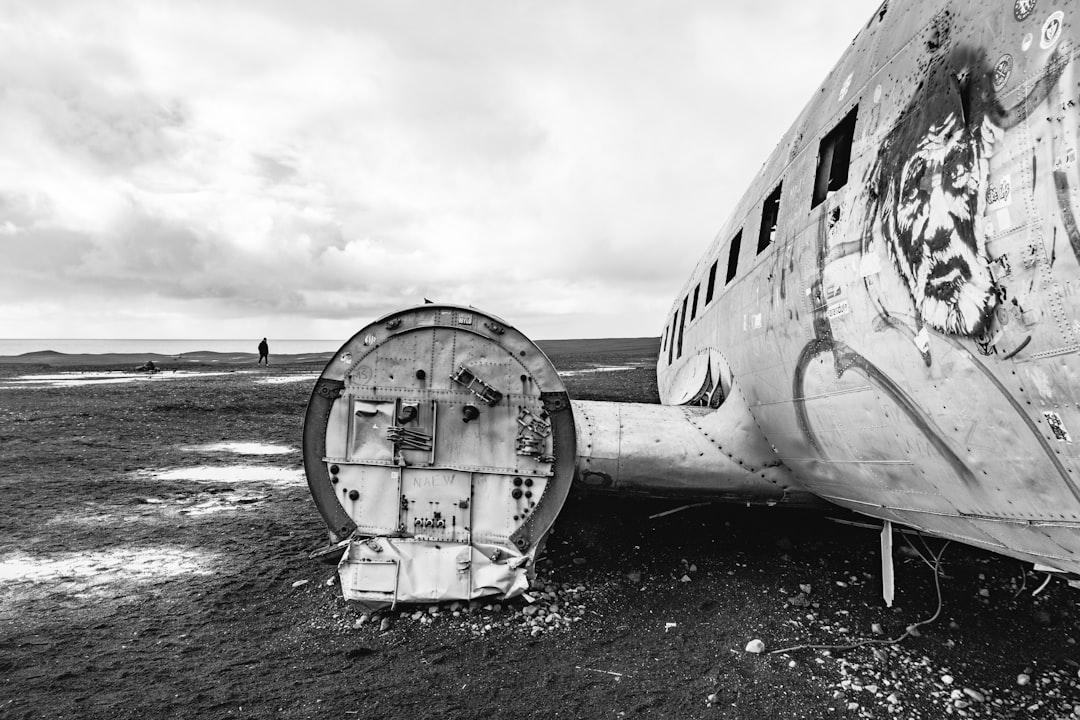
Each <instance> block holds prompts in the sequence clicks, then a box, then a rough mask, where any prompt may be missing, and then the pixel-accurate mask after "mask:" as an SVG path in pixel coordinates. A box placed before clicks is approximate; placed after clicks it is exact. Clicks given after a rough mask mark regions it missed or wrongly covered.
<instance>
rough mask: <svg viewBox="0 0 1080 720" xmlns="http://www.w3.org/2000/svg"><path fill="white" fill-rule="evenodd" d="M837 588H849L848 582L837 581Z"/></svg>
mask: <svg viewBox="0 0 1080 720" xmlns="http://www.w3.org/2000/svg"><path fill="white" fill-rule="evenodd" d="M836 587H842V588H846V587H847V583H846V582H844V581H843V580H837V581H836ZM856 707H858V704H857V703H856Z"/></svg>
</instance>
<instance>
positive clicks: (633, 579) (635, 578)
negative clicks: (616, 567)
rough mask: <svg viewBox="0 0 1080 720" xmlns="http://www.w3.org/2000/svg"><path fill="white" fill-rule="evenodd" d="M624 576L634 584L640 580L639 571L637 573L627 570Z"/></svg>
mask: <svg viewBox="0 0 1080 720" xmlns="http://www.w3.org/2000/svg"><path fill="white" fill-rule="evenodd" d="M626 578H627V579H628V580H629V581H630V582H632V583H634V584H637V583H639V582H641V573H639V572H628V573H626Z"/></svg>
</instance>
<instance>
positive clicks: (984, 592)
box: [979, 588, 990, 598]
mask: <svg viewBox="0 0 1080 720" xmlns="http://www.w3.org/2000/svg"><path fill="white" fill-rule="evenodd" d="M979 597H984V598H988V597H990V591H989V590H987V589H986V588H982V589H980V590H979Z"/></svg>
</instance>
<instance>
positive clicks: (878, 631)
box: [870, 623, 885, 635]
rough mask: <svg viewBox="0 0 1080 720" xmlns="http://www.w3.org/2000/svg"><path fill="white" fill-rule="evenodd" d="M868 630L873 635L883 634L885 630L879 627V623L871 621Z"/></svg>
mask: <svg viewBox="0 0 1080 720" xmlns="http://www.w3.org/2000/svg"><path fill="white" fill-rule="evenodd" d="M870 632H872V633H874V634H875V635H884V634H885V630H884V629H883V628H882V627H881V623H873V624H872V625H871V626H870Z"/></svg>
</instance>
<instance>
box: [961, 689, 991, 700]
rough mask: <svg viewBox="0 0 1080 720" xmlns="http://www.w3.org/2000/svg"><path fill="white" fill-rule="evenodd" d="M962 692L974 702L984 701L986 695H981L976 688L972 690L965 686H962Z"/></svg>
mask: <svg viewBox="0 0 1080 720" xmlns="http://www.w3.org/2000/svg"><path fill="white" fill-rule="evenodd" d="M964 694H965V695H967V696H968V697H969V698H971V699H972V700H974V701H975V702H986V696H985V695H983V694H982V693H981V692H979V691H978V690H973V689H972V688H967V687H966V688H964Z"/></svg>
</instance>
